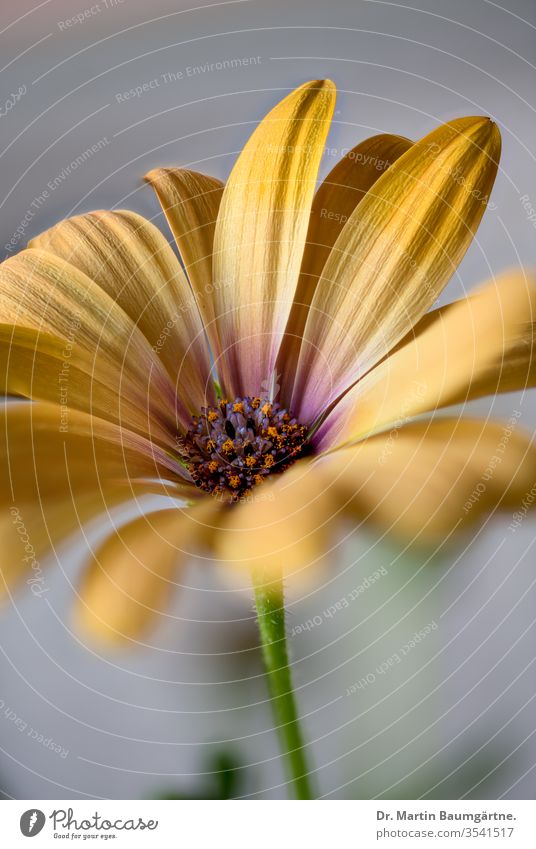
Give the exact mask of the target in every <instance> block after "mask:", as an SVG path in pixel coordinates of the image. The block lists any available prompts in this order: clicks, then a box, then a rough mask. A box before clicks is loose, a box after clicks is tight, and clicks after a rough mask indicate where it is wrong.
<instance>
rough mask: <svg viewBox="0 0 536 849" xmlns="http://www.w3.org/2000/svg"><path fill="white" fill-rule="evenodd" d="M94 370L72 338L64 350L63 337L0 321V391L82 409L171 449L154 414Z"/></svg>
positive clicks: (169, 436)
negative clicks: (121, 393) (124, 394)
mask: <svg viewBox="0 0 536 849" xmlns="http://www.w3.org/2000/svg"><path fill="white" fill-rule="evenodd" d="M96 371H97V370H96V369H95V367H94V364H93V362H92V357H90V356H88V355H87V354H84V351H82V350H80V347H79V346H78V345H77V344H76V343H74V342H73V343H71V344H70V345H69V349H68V351H67V352H66V346H65V339H60V338H59V337H58V336H53V335H51V334H50V333H44V332H40V331H39V330H34V329H33V328H31V327H21V326H20V325H15V324H0V393H4V394H5V395H19V396H22V397H24V398H31V399H32V400H34V401H50V402H51V403H53V404H58V405H59V406H63V407H70V408H72V409H73V410H82V411H84V412H86V413H91V414H92V415H95V416H97V417H99V418H102V419H107V420H108V421H113V422H115V423H116V424H121V425H122V426H123V427H126V428H128V429H130V430H133V431H136V433H141V434H142V435H143V436H146V437H148V438H150V439H151V440H153V441H154V442H157V443H158V444H161V445H165V446H167V447H168V448H169V449H175V448H176V442H175V440H174V439H173V437H172V434H171V433H170V432H169V430H168V429H167V428H165V427H164V426H163V425H161V424H160V423H159V421H158V420H156V419H153V420H152V421H148V416H147V410H144V408H143V406H141V405H140V404H137V403H134V402H132V401H130V400H129V398H128V397H122V396H121V395H120V394H119V393H118V391H117V387H113V386H111V385H110V383H103V382H101V381H100V380H98V379H97V377H95V376H94V374H95V372H96Z"/></svg>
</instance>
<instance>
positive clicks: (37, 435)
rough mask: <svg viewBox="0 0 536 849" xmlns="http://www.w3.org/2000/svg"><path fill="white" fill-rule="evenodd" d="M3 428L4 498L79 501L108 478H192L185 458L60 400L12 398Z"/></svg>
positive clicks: (0, 494)
mask: <svg viewBox="0 0 536 849" xmlns="http://www.w3.org/2000/svg"><path fill="white" fill-rule="evenodd" d="M0 427H1V432H0V503H4V504H13V505H14V506H19V505H20V504H25V503H31V502H35V503H41V502H42V501H43V500H46V499H47V498H49V497H50V498H56V499H60V498H67V499H71V500H75V499H76V498H77V496H78V494H79V493H86V492H88V491H91V490H99V489H100V486H101V484H105V483H106V481H116V482H118V481H122V480H123V481H128V480H130V479H136V478H151V479H152V478H156V479H159V478H164V479H170V480H179V481H180V480H184V481H185V482H187V481H188V476H187V474H186V472H185V471H184V469H183V467H182V466H181V465H180V463H178V462H176V461H175V460H173V459H172V458H171V457H170V455H169V454H168V453H167V452H166V451H164V450H163V449H161V448H158V447H157V446H155V445H153V444H152V443H151V442H149V440H147V439H144V437H142V436H138V435H137V434H135V433H133V432H132V431H129V430H126V429H125V428H120V427H118V426H117V425H115V424H112V423H111V422H106V421H104V420H103V419H97V418H95V417H94V416H88V415H87V414H86V413H80V412H77V411H75V410H68V411H65V410H62V408H61V407H59V406H57V405H55V404H45V403H41V402H37V403H28V402H26V401H24V402H6V403H5V404H4V407H3V409H2V410H1V411H0ZM191 490H193V487H191V486H189V491H191Z"/></svg>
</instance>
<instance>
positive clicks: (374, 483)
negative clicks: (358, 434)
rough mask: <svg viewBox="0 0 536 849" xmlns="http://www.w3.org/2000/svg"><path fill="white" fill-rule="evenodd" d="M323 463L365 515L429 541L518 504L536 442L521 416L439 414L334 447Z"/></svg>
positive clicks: (531, 474)
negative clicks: (520, 421)
mask: <svg viewBox="0 0 536 849" xmlns="http://www.w3.org/2000/svg"><path fill="white" fill-rule="evenodd" d="M319 466H321V467H324V468H323V471H324V474H326V473H328V474H330V476H331V478H332V481H333V486H334V487H336V488H338V489H339V490H340V497H344V500H345V501H346V502H347V507H348V509H351V510H353V511H355V512H356V513H357V515H358V517H360V518H361V520H362V521H368V520H370V521H373V522H374V523H376V524H379V525H381V526H382V527H384V528H385V530H386V531H388V532H390V533H393V534H395V535H397V536H399V537H401V538H403V539H405V540H406V541H408V540H409V541H410V542H413V543H426V544H430V543H437V542H444V541H446V540H448V538H449V537H450V535H451V534H453V533H455V532H457V531H458V530H460V529H461V528H462V527H463V526H465V525H466V524H468V523H470V522H474V521H476V520H479V519H482V517H483V516H484V515H485V514H486V513H490V512H492V511H495V510H497V509H505V510H510V511H511V510H514V509H515V508H516V506H519V505H520V504H521V502H522V500H523V499H524V498H525V497H526V496H527V495H529V494H530V492H531V490H532V489H533V488H534V487H535V485H536V445H535V444H534V441H531V438H530V436H529V435H528V434H525V433H524V432H522V431H521V430H520V425H518V424H517V419H514V417H512V419H511V420H510V421H509V422H506V423H505V424H502V423H499V422H486V421H483V420H478V419H463V418H462V419H453V418H445V419H439V418H438V419H435V420H432V421H430V420H429V421H426V420H425V421H419V422H412V423H411V424H407V425H404V426H403V427H401V428H400V429H399V430H397V431H396V434H395V435H393V434H392V433H383V434H378V435H377V436H372V437H370V438H369V439H367V440H365V441H363V442H360V443H358V444H357V445H356V446H353V447H349V448H342V449H340V450H339V451H334V452H333V453H332V454H329V455H327V456H325V457H324V458H322V459H320V460H319ZM534 503H536V501H534Z"/></svg>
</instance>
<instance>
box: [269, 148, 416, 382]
mask: <svg viewBox="0 0 536 849" xmlns="http://www.w3.org/2000/svg"><path fill="white" fill-rule="evenodd" d="M412 144H413V142H411V141H410V140H409V139H406V138H403V137H402V136H393V135H388V134H386V133H384V134H381V135H378V136H372V138H369V139H365V140H364V141H362V142H360V143H359V144H358V145H356V146H355V147H353V148H352V149H351V150H349V151H348V153H347V154H346V155H345V156H343V158H342V159H341V160H340V161H339V162H338V163H337V164H336V165H335V167H334V168H333V169H332V170H331V171H330V172H329V174H328V176H327V177H326V179H325V180H324V181H323V182H322V183H321V184H320V187H319V189H318V191H317V193H316V195H315V197H314V200H313V206H312V210H311V219H310V221H309V229H308V231H307V242H306V245H305V251H304V254H303V261H302V266H301V271H300V279H299V282H298V287H297V289H296V296H295V303H294V305H293V307H292V312H291V314H290V318H289V322H288V328H287V334H288V336H287V338H286V339H285V343H284V346H283V350H282V352H281V360H282V362H284V363H285V369H284V373H283V376H282V379H283V385H284V386H285V384H286V385H287V386H288V388H289V390H290V392H291V391H292V381H293V377H294V368H295V363H296V362H297V355H298V354H299V349H300V342H301V337H302V335H303V329H304V327H305V322H306V319H307V314H308V312H309V306H310V304H311V301H312V299H313V295H314V292H315V289H316V286H317V283H318V280H319V278H320V276H321V274H322V269H323V268H324V265H325V264H326V262H327V259H328V257H329V254H330V251H331V248H332V247H333V245H334V244H335V242H336V241H337V239H338V237H339V236H340V234H341V232H342V229H343V227H344V225H345V223H346V222H347V221H348V219H349V217H350V215H351V214H352V212H353V211H354V209H355V208H356V207H357V205H358V203H359V202H360V201H361V200H363V198H364V196H365V194H366V193H367V192H368V191H369V189H371V188H372V186H373V185H374V183H375V182H376V181H377V180H378V179H379V178H380V177H381V175H382V174H383V173H384V171H386V170H387V169H388V168H389V167H390V166H391V165H392V164H393V162H396V160H397V159H398V158H399V157H400V156H402V154H403V153H405V152H406V150H409V148H410V147H411V145H412ZM285 378H286V379H285ZM284 394H285V393H284Z"/></svg>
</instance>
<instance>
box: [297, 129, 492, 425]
mask: <svg viewBox="0 0 536 849" xmlns="http://www.w3.org/2000/svg"><path fill="white" fill-rule="evenodd" d="M499 153H500V135H499V132H498V130H497V128H496V127H495V125H494V124H492V123H491V121H489V119H487V118H459V119H457V120H455V121H451V122H450V123H448V124H445V125H444V126H442V127H439V128H438V129H436V130H434V132H432V133H430V134H429V135H428V136H426V137H425V138H424V139H421V141H419V142H417V143H416V144H414V145H413V146H412V147H411V148H410V149H409V150H408V151H407V152H406V153H405V154H403V156H401V157H400V158H399V159H398V160H397V161H396V162H395V163H394V165H392V166H391V168H389V169H388V171H387V172H386V173H385V174H384V175H383V176H382V177H380V179H379V180H378V181H377V182H376V183H375V185H374V187H373V189H372V190H371V191H369V192H368V193H367V195H366V196H365V198H364V199H363V200H362V201H361V203H360V204H359V205H358V207H357V209H356V210H355V211H354V212H353V213H352V215H351V216H350V219H349V220H348V222H347V223H346V224H345V226H344V229H343V231H342V233H341V235H340V236H339V238H338V240H337V242H336V244H335V246H334V248H333V250H332V252H331V254H330V256H329V259H328V262H327V263H326V266H325V268H324V271H323V274H322V278H321V280H320V281H319V283H318V286H317V287H316V290H315V294H314V297H313V301H312V304H311V309H310V311H309V317H308V319H307V324H306V327H305V332H304V341H303V343H302V348H301V352H300V360H299V364H298V373H297V377H296V383H295V389H294V396H293V399H292V405H291V406H292V409H293V411H294V413H295V415H296V416H298V418H299V419H300V420H301V421H304V422H305V423H308V422H311V421H313V420H314V419H315V418H316V417H317V416H318V415H319V414H320V413H321V412H322V411H323V410H324V409H326V408H327V407H328V406H329V405H330V404H331V403H332V402H333V401H335V400H336V399H337V397H339V396H340V395H341V394H342V393H343V392H344V391H345V390H346V389H348V387H349V386H351V385H352V384H353V383H354V382H355V381H356V380H357V379H358V378H359V377H360V376H362V375H363V374H365V373H366V372H367V371H369V369H370V368H371V367H372V366H373V365H374V364H375V363H377V362H378V361H379V360H380V359H381V358H382V357H384V356H385V355H386V354H387V353H388V352H389V351H390V350H391V349H392V348H393V347H394V346H395V345H396V344H397V342H399V341H400V339H402V338H403V336H405V334H406V333H408V332H409V330H410V329H411V328H412V327H413V326H414V325H415V324H416V322H417V321H418V320H419V319H420V318H421V317H422V315H423V314H424V313H425V312H426V310H427V309H428V308H429V307H430V306H431V305H432V304H433V302H434V301H435V300H436V298H437V297H438V295H439V294H440V292H441V290H442V289H443V287H444V286H445V284H446V283H447V281H448V279H449V277H450V276H451V275H452V274H453V272H454V271H455V270H456V268H457V266H458V263H459V262H460V260H461V258H462V257H463V255H464V253H465V251H466V250H467V247H468V246H469V243H470V242H471V239H472V238H473V235H474V233H475V231H476V228H477V226H478V224H479V222H480V219H481V217H482V214H483V212H484V209H485V206H486V204H487V201H488V198H489V194H490V191H491V188H492V186H493V181H494V179H495V174H496V171H497V163H498V159H499Z"/></svg>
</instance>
